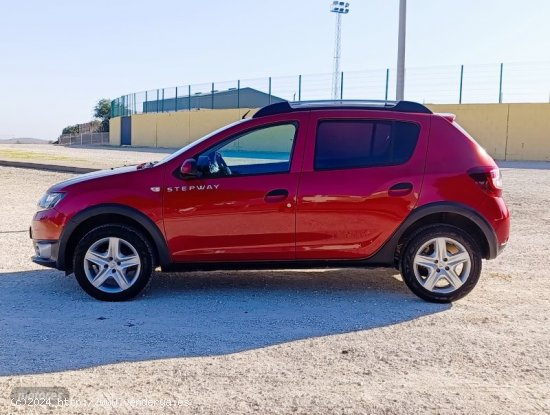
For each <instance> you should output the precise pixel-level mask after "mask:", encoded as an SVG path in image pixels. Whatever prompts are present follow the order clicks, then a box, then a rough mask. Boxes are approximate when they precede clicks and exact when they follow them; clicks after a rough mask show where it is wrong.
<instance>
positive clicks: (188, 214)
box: [30, 101, 510, 302]
mask: <svg viewBox="0 0 550 415" xmlns="http://www.w3.org/2000/svg"><path fill="white" fill-rule="evenodd" d="M509 227H510V219H509V213H508V209H507V208H506V205H505V204H504V201H503V199H502V184H501V174H500V171H499V168H498V167H497V165H496V164H495V162H494V161H493V159H492V158H491V157H490V156H489V155H488V154H487V152H486V151H485V150H484V149H483V148H482V147H481V146H480V145H478V144H477V143H476V141H475V140H474V139H473V138H472V137H470V136H469V135H468V134H467V133H466V131H464V130H463V129H462V128H461V127H460V126H459V125H458V124H457V123H456V122H455V117H454V116H453V115H452V114H434V113H432V112H431V111H430V110H429V109H428V108H427V107H425V106H423V105H421V104H418V103H414V102H407V101H399V102H374V101H361V102H357V101H322V102H321V101H317V102H297V103H289V102H281V103H275V104H272V105H268V106H266V107H264V108H262V109H260V110H259V111H258V112H256V113H255V114H254V116H252V118H249V119H244V120H241V121H239V122H236V123H234V124H231V125H228V126H227V127H225V128H222V129H221V130H218V131H215V132H213V133H211V134H209V135H207V136H206V137H204V138H202V139H200V140H198V141H195V142H193V143H192V144H190V145H188V146H186V147H184V148H182V149H181V150H179V151H177V152H175V153H174V154H172V155H170V156H168V157H167V158H165V159H164V160H162V161H160V162H158V163H145V164H141V165H137V166H129V167H122V168H116V169H113V170H107V171H100V172H95V173H90V174H85V175H81V176H77V177H75V178H73V179H70V180H67V181H64V182H62V183H59V184H56V185H54V186H52V187H51V188H50V189H49V190H48V192H47V193H46V194H45V195H44V196H43V197H42V199H41V200H40V202H39V211H38V212H37V213H36V215H35V216H34V218H33V220H32V226H31V231H30V232H31V238H32V240H33V244H34V248H35V251H36V255H35V256H34V257H33V258H32V259H33V261H34V262H36V263H38V264H42V265H45V266H49V267H54V268H57V269H59V270H63V271H65V272H66V273H67V274H71V273H74V275H75V276H76V279H77V281H78V283H79V284H80V286H81V287H82V288H83V289H84V290H85V291H86V292H87V293H88V294H90V295H91V296H93V297H95V298H97V299H100V300H107V301H120V300H128V299H130V298H133V297H135V296H136V295H137V294H139V293H140V292H142V291H143V290H144V289H145V288H146V286H147V285H148V283H149V282H150V280H151V277H152V274H153V271H154V270H155V268H157V267H160V268H161V270H162V271H174V270H200V269H202V270H212V269H245V268H246V269H261V268H269V269H273V268H288V267H292V268H297V267H302V268H313V267H359V268H360V267H372V266H377V267H380V266H382V267H395V268H397V269H399V270H400V272H401V274H402V276H403V279H404V281H405V283H406V284H407V286H408V287H409V288H410V289H411V290H412V291H413V292H414V293H415V294H416V295H418V296H419V297H421V298H423V299H425V300H428V301H434V302H450V301H454V300H457V299H459V298H461V297H463V296H465V295H466V294H468V293H469V292H470V291H471V290H472V289H473V288H474V286H475V285H476V283H477V281H478V279H479V277H480V272H481V264H482V259H492V258H495V257H496V256H497V255H498V254H499V253H500V252H501V250H502V249H503V247H504V246H505V245H506V242H507V241H508V235H509ZM343 278H344V277H343Z"/></svg>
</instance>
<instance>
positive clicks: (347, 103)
mask: <svg viewBox="0 0 550 415" xmlns="http://www.w3.org/2000/svg"><path fill="white" fill-rule="evenodd" d="M335 108H340V109H369V110H382V111H395V112H413V113H421V114H432V111H430V109H429V108H427V107H426V106H424V105H422V104H419V103H418V102H412V101H376V100H326V101H295V102H289V101H284V102H276V103H275V104H270V105H267V106H265V107H263V108H260V110H259V111H258V112H256V113H255V114H254V115H253V116H252V118H260V117H265V116H267V115H275V114H284V113H287V112H295V111H309V110H319V109H335Z"/></svg>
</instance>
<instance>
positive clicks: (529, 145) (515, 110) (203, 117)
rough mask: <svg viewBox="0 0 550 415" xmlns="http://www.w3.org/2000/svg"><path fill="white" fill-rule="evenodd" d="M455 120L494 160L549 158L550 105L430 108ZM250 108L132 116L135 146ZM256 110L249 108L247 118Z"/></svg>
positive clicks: (179, 135)
mask: <svg viewBox="0 0 550 415" xmlns="http://www.w3.org/2000/svg"><path fill="white" fill-rule="evenodd" d="M428 107H430V109H431V110H432V111H434V112H450V113H453V114H456V116H457V121H458V123H460V125H462V127H464V128H465V129H466V130H467V131H468V132H469V133H470V134H471V135H472V137H474V138H475V139H476V140H477V141H478V142H479V143H480V144H481V145H482V146H483V147H484V148H485V149H486V150H487V151H488V152H489V154H491V155H492V156H493V157H494V158H495V159H498V160H504V159H506V160H550V104H462V105H447V104H429V105H428ZM247 111H248V109H227V110H200V111H191V112H189V111H180V112H171V113H151V114H138V115H133V116H132V145H134V146H153V147H174V148H178V147H182V146H184V145H186V144H188V143H189V142H192V141H195V140H197V139H198V138H200V137H202V136H204V135H205V134H208V133H210V132H212V131H214V130H216V129H218V128H220V127H223V126H224V125H227V124H229V123H232V122H234V121H237V120H239V119H240V118H241V117H242V116H243V114H244V113H246V112H247ZM255 111H256V110H254V109H253V110H251V111H250V113H249V114H248V115H247V117H249V116H251V115H252V114H253V113H254V112H255ZM110 125H111V133H110V142H111V144H113V145H120V118H114V119H111V124H110Z"/></svg>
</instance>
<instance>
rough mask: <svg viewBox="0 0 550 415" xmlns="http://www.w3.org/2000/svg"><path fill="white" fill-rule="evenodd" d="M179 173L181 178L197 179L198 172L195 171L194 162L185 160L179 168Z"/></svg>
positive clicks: (195, 164)
mask: <svg viewBox="0 0 550 415" xmlns="http://www.w3.org/2000/svg"><path fill="white" fill-rule="evenodd" d="M180 173H181V175H182V176H183V177H197V176H198V175H199V171H198V170H197V162H196V160H195V159H187V160H185V161H184V162H183V164H182V165H181V167H180Z"/></svg>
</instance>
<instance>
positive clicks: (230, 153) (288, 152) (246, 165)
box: [199, 123, 297, 175]
mask: <svg viewBox="0 0 550 415" xmlns="http://www.w3.org/2000/svg"><path fill="white" fill-rule="evenodd" d="M296 131H297V126H296V124H295V123H288V124H277V125H272V126H268V127H261V128H257V129H255V130H252V131H248V132H246V133H243V134H240V135H238V136H236V137H233V138H231V139H230V140H229V141H224V142H223V143H222V144H220V145H217V146H215V147H213V148H211V149H209V150H207V151H206V152H204V153H202V154H201V155H200V156H199V159H200V158H201V157H203V159H204V157H208V159H209V160H210V162H211V163H213V164H212V165H213V166H214V167H213V169H212V168H211V170H210V172H211V175H251V174H268V173H284V172H288V171H290V162H291V158H292V149H293V147H294V140H295V137H296Z"/></svg>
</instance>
